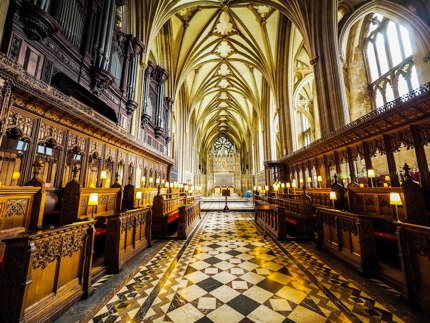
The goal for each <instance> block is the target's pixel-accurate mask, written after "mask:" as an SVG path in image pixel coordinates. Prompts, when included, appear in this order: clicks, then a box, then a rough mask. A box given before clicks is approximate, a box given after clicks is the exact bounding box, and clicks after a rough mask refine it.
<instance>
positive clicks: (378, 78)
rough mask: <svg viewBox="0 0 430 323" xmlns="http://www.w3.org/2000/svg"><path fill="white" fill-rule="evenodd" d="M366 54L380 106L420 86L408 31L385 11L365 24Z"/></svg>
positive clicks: (375, 98) (373, 92) (371, 83)
mask: <svg viewBox="0 0 430 323" xmlns="http://www.w3.org/2000/svg"><path fill="white" fill-rule="evenodd" d="M365 28H366V29H365V30H367V32H366V37H365V38H364V46H363V49H364V56H365V57H366V63H367V66H366V67H367V74H368V78H369V88H370V93H371V95H372V98H373V103H374V105H375V107H376V108H379V107H381V106H383V105H384V104H385V103H387V102H390V101H392V100H394V99H396V98H398V97H400V96H402V95H405V94H407V93H408V92H410V91H412V90H413V89H416V88H417V87H419V81H418V76H417V71H416V67H415V65H414V58H413V55H412V46H411V42H410V37H409V32H408V30H407V29H406V28H405V27H404V26H402V25H400V24H397V23H395V22H393V21H392V20H390V19H388V18H386V17H384V16H382V15H381V14H373V13H372V14H370V15H369V16H368V18H367V24H366V25H365Z"/></svg>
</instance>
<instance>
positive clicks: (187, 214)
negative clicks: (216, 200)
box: [178, 200, 201, 239]
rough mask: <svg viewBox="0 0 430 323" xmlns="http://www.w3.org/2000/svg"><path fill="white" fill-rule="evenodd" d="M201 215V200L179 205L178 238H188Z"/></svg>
mask: <svg viewBox="0 0 430 323" xmlns="http://www.w3.org/2000/svg"><path fill="white" fill-rule="evenodd" d="M199 219H201V216H200V200H196V201H193V202H191V203H187V205H183V206H180V207H179V219H178V238H179V239H187V238H188V236H189V234H190V233H191V232H192V231H193V229H194V227H195V226H196V224H197V222H198V220H199Z"/></svg>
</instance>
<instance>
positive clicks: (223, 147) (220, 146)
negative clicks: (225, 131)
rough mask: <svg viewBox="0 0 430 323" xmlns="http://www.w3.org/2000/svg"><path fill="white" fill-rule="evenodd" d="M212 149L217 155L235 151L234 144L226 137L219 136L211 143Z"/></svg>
mask: <svg viewBox="0 0 430 323" xmlns="http://www.w3.org/2000/svg"><path fill="white" fill-rule="evenodd" d="M213 151H214V152H215V154H217V155H228V154H229V153H233V152H235V147H234V144H233V143H232V142H231V141H230V140H228V139H227V138H226V137H224V136H221V137H219V138H218V139H217V141H215V143H214V145H213Z"/></svg>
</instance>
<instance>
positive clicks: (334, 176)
mask: <svg viewBox="0 0 430 323" xmlns="http://www.w3.org/2000/svg"><path fill="white" fill-rule="evenodd" d="M333 178H334V182H335V183H337V175H336V174H334V175H333Z"/></svg>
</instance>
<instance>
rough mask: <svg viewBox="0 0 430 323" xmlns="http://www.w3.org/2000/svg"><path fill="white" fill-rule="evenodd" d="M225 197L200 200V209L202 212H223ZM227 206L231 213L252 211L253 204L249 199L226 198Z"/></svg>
mask: <svg viewBox="0 0 430 323" xmlns="http://www.w3.org/2000/svg"><path fill="white" fill-rule="evenodd" d="M224 206H225V197H217V198H214V197H204V198H202V204H201V209H202V210H203V211H216V210H223V209H224ZM227 206H228V208H229V209H230V210H231V211H253V210H254V204H253V203H252V199H251V198H244V197H227Z"/></svg>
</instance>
